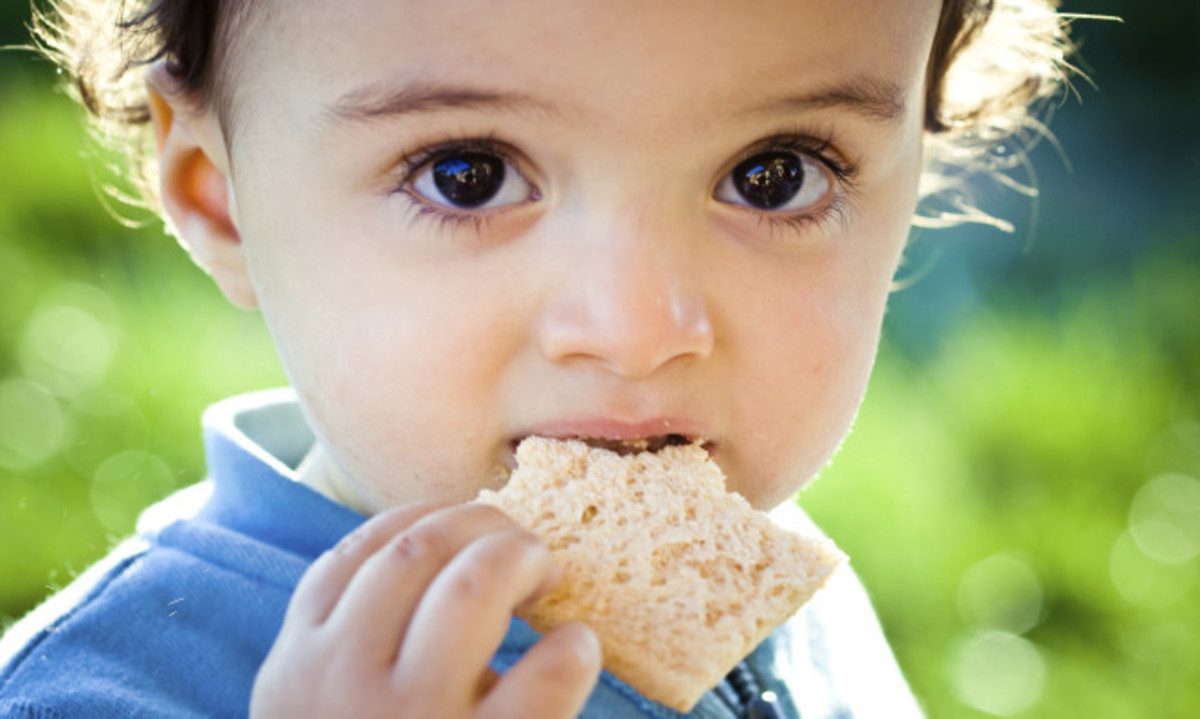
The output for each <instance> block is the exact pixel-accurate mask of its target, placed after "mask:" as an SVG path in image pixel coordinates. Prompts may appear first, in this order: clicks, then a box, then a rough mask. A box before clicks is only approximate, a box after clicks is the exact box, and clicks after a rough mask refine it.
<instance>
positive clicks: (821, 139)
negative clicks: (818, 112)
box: [719, 131, 859, 183]
mask: <svg viewBox="0 0 1200 719" xmlns="http://www.w3.org/2000/svg"><path fill="white" fill-rule="evenodd" d="M773 150H782V151H790V152H795V153H798V154H803V155H808V156H809V157H811V158H813V159H814V160H817V161H818V162H820V163H821V164H823V165H825V167H826V168H827V169H828V170H829V171H830V172H832V173H833V175H834V177H835V178H836V179H837V180H838V182H839V183H852V182H853V181H854V178H855V177H856V176H857V175H858V171H859V168H858V163H857V162H854V161H852V160H850V159H849V158H847V157H846V156H845V155H844V154H842V153H841V152H839V151H837V149H836V148H835V144H834V140H833V136H832V135H830V134H824V133H822V134H817V135H814V134H812V133H809V132H803V131H796V132H780V133H776V134H774V135H771V136H770V137H766V138H763V139H762V140H759V141H758V142H755V143H754V144H752V145H750V146H749V147H747V148H746V149H745V150H742V151H741V152H740V153H738V154H737V155H736V156H735V157H734V159H733V160H732V161H731V162H729V163H728V165H727V167H725V168H724V170H722V172H721V174H720V175H719V177H720V178H723V177H724V176H725V175H726V174H728V173H729V172H731V171H732V170H733V168H735V167H737V166H738V165H740V164H741V163H742V162H744V161H746V160H748V159H750V158H751V157H754V156H755V155H758V154H761V153H764V152H771V151H773Z"/></svg>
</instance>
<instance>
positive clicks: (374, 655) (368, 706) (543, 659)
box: [250, 504, 601, 719]
mask: <svg viewBox="0 0 1200 719" xmlns="http://www.w3.org/2000/svg"><path fill="white" fill-rule="evenodd" d="M557 581H558V571H557V569H556V568H555V566H554V563H553V561H552V559H551V557H550V552H549V550H548V549H547V548H546V546H545V545H544V544H543V543H542V542H541V541H540V540H538V539H537V538H536V537H534V536H533V535H532V534H530V533H528V532H525V531H524V530H521V529H519V528H517V527H516V525H515V524H513V522H512V520H510V519H508V518H507V517H506V516H505V515H504V514H502V513H501V512H499V511H498V510H496V509H493V508H491V507H486V506H481V505H474V504H468V505H462V506H455V507H446V506H435V505H415V506H410V507H403V508H399V509H395V510H391V511H388V512H384V513H382V514H380V515H378V516H376V517H374V518H372V519H371V520H369V521H368V522H367V523H366V524H364V525H363V526H362V527H361V528H360V529H358V530H357V531H355V532H354V533H352V534H351V535H349V536H348V537H346V538H345V539H344V540H342V542H341V543H339V544H338V546H337V547H336V548H334V549H333V550H332V551H330V552H327V553H326V554H324V555H323V556H321V557H320V558H319V559H317V561H316V562H315V563H313V566H312V567H311V568H310V569H309V570H308V572H307V573H306V574H305V575H304V577H303V579H301V581H300V584H299V586H298V587H297V588H296V593H295V595H294V596H293V597H292V601H291V604H290V606H289V607H288V612H287V616H286V617H285V619H284V623H283V628H282V630H281V631H280V634H279V637H278V639H277V640H276V642H275V646H274V647H273V648H272V649H271V653H270V654H269V655H268V656H267V659H266V661H265V662H264V663H263V666H262V669H261V670H260V671H259V674H258V678H257V679H256V680H255V684H254V693H253V696H252V698H251V702H250V713H251V715H252V716H254V717H341V716H352V717H362V718H364V719H365V718H366V717H410V716H411V717H573V716H575V715H576V714H578V713H579V711H580V710H581V708H582V707H583V704H584V702H585V701H586V700H587V697H588V694H589V693H590V692H591V690H592V687H593V686H594V685H595V682H596V678H597V676H598V675H599V672H600V662H601V659H600V649H599V643H598V641H597V640H596V637H595V635H594V634H592V632H591V631H590V630H589V629H587V628H585V627H583V626H582V625H564V626H562V627H560V628H558V629H557V630H555V631H554V632H551V633H550V634H548V635H547V636H546V637H545V638H544V639H542V640H541V641H540V642H538V643H537V644H536V645H535V646H534V647H533V648H532V649H530V650H529V651H528V652H527V653H526V655H525V656H524V658H522V659H521V661H520V662H518V663H517V664H516V665H515V666H513V667H512V669H511V670H509V671H508V672H507V673H506V674H505V675H504V676H502V677H498V676H497V675H496V674H495V673H494V672H492V671H491V670H490V669H489V668H488V660H489V659H490V658H491V657H492V655H493V654H494V653H495V651H496V649H497V648H498V647H499V646H500V643H501V641H503V639H504V635H505V633H506V632H507V630H508V626H509V621H510V619H511V616H512V613H513V611H514V609H516V608H517V607H518V606H520V605H521V604H523V603H525V602H527V601H530V600H532V599H535V598H536V597H538V596H540V595H541V594H542V593H544V592H546V591H548V590H549V589H550V588H551V587H553V585H554V583H555V582H557Z"/></svg>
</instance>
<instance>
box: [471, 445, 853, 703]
mask: <svg viewBox="0 0 1200 719" xmlns="http://www.w3.org/2000/svg"><path fill="white" fill-rule="evenodd" d="M517 462H518V467H517V469H516V470H515V471H514V472H513V474H512V476H511V477H510V478H509V481H508V484H507V485H506V486H505V487H504V488H503V489H501V490H499V491H495V492H493V491H489V490H485V491H484V492H482V493H481V494H480V497H479V500H480V501H482V502H485V503H487V504H492V505H494V506H496V507H498V508H500V509H501V510H503V511H504V512H506V513H507V514H509V515H510V516H511V517H512V518H513V519H514V520H515V521H516V522H517V523H518V524H520V525H522V526H524V527H526V528H527V529H529V530H531V531H532V532H534V533H535V534H537V535H538V536H540V537H541V538H542V539H543V540H545V541H546V543H547V544H548V545H549V546H550V550H551V552H552V553H553V554H554V557H555V560H556V561H557V562H558V563H559V564H560V566H561V567H562V569H563V579H562V582H561V583H560V584H559V585H558V586H557V587H556V588H555V589H554V591H553V592H551V593H550V594H549V595H547V596H545V597H543V598H542V599H540V600H539V601H538V602H536V603H534V604H533V605H532V606H531V608H529V609H528V610H526V611H524V612H523V613H522V618H523V619H525V620H526V621H528V622H529V624H530V625H531V626H532V627H533V628H534V629H535V630H537V631H539V632H546V631H549V630H550V629H553V628H554V627H556V626H558V625H559V624H562V623H563V622H567V621H580V622H583V623H585V624H587V625H589V626H590V627H591V628H592V629H593V630H594V631H595V632H596V634H597V635H598V637H599V639H600V643H601V646H602V647H603V652H604V666H605V668H606V669H607V670H608V671H609V672H611V673H612V674H614V675H615V676H617V677H619V678H620V679H622V680H623V681H625V682H626V683H628V684H630V685H632V686H633V687H634V688H635V689H637V690H638V691H640V692H641V693H642V694H643V695H645V696H646V697H648V698H650V699H653V700H655V701H657V702H659V703H661V704H664V705H666V706H669V707H672V708H674V709H677V710H679V711H682V712H687V711H690V710H691V709H692V707H694V706H695V704H696V702H697V701H699V699H700V697H701V696H702V695H703V694H704V693H705V692H706V691H708V690H709V689H711V688H712V687H714V686H716V685H717V684H718V683H719V682H720V681H721V679H722V677H724V676H725V674H727V673H728V672H729V671H730V670H731V669H732V668H733V667H734V666H735V665H736V664H737V663H738V662H740V661H741V660H742V659H743V658H744V657H745V656H746V655H747V654H749V653H750V651H752V650H753V649H754V648H755V647H756V646H757V645H758V644H759V643H760V642H761V641H762V640H764V639H765V638H766V637H767V636H768V635H769V634H770V633H771V632H772V631H774V629H775V628H776V627H778V626H779V625H780V624H782V623H783V622H784V621H786V620H787V619H788V618H789V617H790V616H791V615H792V614H794V613H795V612H796V610H797V609H799V607H800V606H801V605H802V604H804V602H806V601H808V599H809V598H810V597H811V596H812V595H813V594H814V593H815V592H816V591H817V590H818V589H820V588H821V586H822V585H824V584H825V582H826V581H827V580H828V579H829V577H830V576H831V575H832V573H833V571H834V569H835V568H836V567H837V566H838V565H839V564H840V563H841V562H843V561H844V560H845V556H844V555H843V554H842V553H841V552H839V551H838V550H837V549H836V548H835V547H834V546H833V544H832V543H831V542H829V541H828V540H827V539H824V538H809V537H802V536H800V535H797V534H793V533H791V532H788V531H785V530H783V529H781V528H779V527H777V526H776V525H775V524H774V523H772V522H771V520H770V518H769V517H768V516H767V515H766V514H765V513H763V512H759V511H756V510H754V509H753V508H752V507H751V506H750V505H749V503H748V502H746V500H745V499H744V498H742V497H741V496H740V495H738V494H735V493H732V492H727V491H726V490H725V478H724V475H723V474H722V473H721V470H720V468H719V467H717V465H716V463H714V462H713V461H712V460H711V459H710V458H709V456H708V453H707V452H706V451H705V450H704V449H703V448H701V447H700V446H699V445H696V444H690V445H668V446H665V447H662V448H661V449H658V450H657V451H653V452H651V451H642V452H637V453H632V454H628V453H622V452H618V451H614V450H613V449H604V448H597V447H592V446H590V445H588V444H587V443H585V442H583V441H580V440H552V439H547V438H543V437H530V438H528V439H526V440H524V441H523V442H521V444H520V446H519V447H518V448H517Z"/></svg>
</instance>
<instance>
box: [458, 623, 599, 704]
mask: <svg viewBox="0 0 1200 719" xmlns="http://www.w3.org/2000/svg"><path fill="white" fill-rule="evenodd" d="M601 664H602V657H601V651H600V640H598V639H597V638H596V635H595V633H593V632H592V630H591V629H589V628H588V627H586V626H584V625H583V624H578V623H569V624H563V625H561V626H559V627H558V628H556V629H555V630H554V631H552V632H550V633H549V634H547V635H546V636H545V637H544V638H543V639H542V640H541V641H539V642H538V643H537V644H535V645H533V647H532V648H531V649H530V650H529V651H527V652H526V653H525V656H524V657H522V658H521V661H519V662H517V663H516V664H515V665H513V667H512V668H511V669H509V670H508V673H507V674H505V675H504V676H503V677H501V678H500V681H499V682H498V683H497V684H496V686H495V688H494V689H493V690H492V691H491V693H490V694H489V695H488V696H487V697H485V698H484V700H483V701H482V702H481V703H480V705H479V716H483V717H488V719H517V718H518V717H575V716H578V714H579V712H581V711H582V710H583V705H584V704H585V703H587V700H588V696H590V695H591V693H592V689H593V688H595V686H596V681H597V680H598V679H599V678H600V669H601Z"/></svg>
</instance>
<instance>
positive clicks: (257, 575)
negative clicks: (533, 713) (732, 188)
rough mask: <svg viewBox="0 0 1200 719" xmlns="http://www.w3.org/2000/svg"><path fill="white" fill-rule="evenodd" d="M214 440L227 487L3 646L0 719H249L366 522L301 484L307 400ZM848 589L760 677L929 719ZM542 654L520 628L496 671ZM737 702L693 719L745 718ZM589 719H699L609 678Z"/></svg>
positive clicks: (208, 430) (173, 518)
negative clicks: (266, 670) (319, 567)
mask: <svg viewBox="0 0 1200 719" xmlns="http://www.w3.org/2000/svg"><path fill="white" fill-rule="evenodd" d="M204 425H205V448H206V453H207V458H208V468H209V477H210V478H209V479H208V480H207V481H205V482H202V483H200V484H197V485H195V486H193V487H189V488H187V489H184V490H182V491H180V492H178V493H176V494H175V495H173V496H172V497H170V498H168V499H167V500H165V501H164V502H162V503H160V504H159V505H156V506H154V507H152V508H150V509H148V510H147V511H146V512H145V513H143V515H142V517H141V518H140V520H139V523H138V532H137V535H136V536H135V537H133V538H132V539H129V540H127V541H126V542H124V543H123V544H121V545H120V546H119V547H118V548H117V549H116V550H114V551H113V552H112V553H111V554H110V555H109V556H108V557H107V558H105V559H104V560H102V561H101V562H100V563H98V564H97V565H95V566H93V567H92V568H91V569H89V570H88V571H87V572H85V573H84V574H83V575H81V576H80V577H78V578H77V579H76V580H75V581H74V582H72V584H71V585H70V586H69V587H67V588H66V589H64V590H63V591H61V592H60V593H58V594H57V595H55V596H54V597H52V598H51V599H50V600H48V601H47V602H46V603H45V604H43V605H42V606H41V607H39V608H38V609H36V610H34V611H33V612H32V613H31V614H30V615H29V616H27V617H26V618H25V619H23V620H22V621H21V622H18V623H17V624H16V625H14V626H13V627H12V628H11V629H10V630H9V631H8V632H7V633H6V634H5V636H4V638H3V640H2V641H0V664H2V666H3V668H2V669H0V717H89V718H97V719H100V718H103V717H122V718H123V719H124V718H129V717H239V716H245V715H246V713H247V710H248V707H249V697H250V690H251V687H252V685H253V682H254V677H255V674H256V672H257V671H258V667H259V665H260V664H261V663H262V661H263V659H264V658H265V657H266V654H267V652H268V650H269V649H270V648H271V645H272V643H273V642H274V639H275V636H276V634H277V633H278V631H279V628H280V625H281V624H282V621H283V615H284V611H285V610H286V608H287V604H288V600H289V598H290V597H291V594H292V591H293V590H294V589H295V586H296V583H297V582H298V581H299V579H300V576H301V575H302V574H303V573H304V571H305V570H306V569H307V567H308V565H309V564H310V563H311V562H312V561H313V560H314V559H315V558H316V557H317V556H319V555H320V554H321V553H322V552H324V551H326V550H327V549H330V548H331V547H333V545H334V544H336V543H337V541H338V540H339V539H341V537H343V536H344V535H346V534H347V533H348V532H350V531H351V530H353V529H354V528H355V527H357V526H358V525H359V524H361V523H362V522H363V521H364V520H365V517H363V516H362V515H360V514H358V513H355V512H353V511H351V510H349V509H347V508H345V507H343V506H341V505H339V504H337V503H335V502H332V501H330V500H329V499H327V498H326V497H324V496H323V495H321V494H319V493H317V492H315V491H313V490H311V489H309V488H308V487H306V486H304V485H302V484H300V483H298V482H296V481H294V479H293V473H294V468H295V467H296V466H297V465H298V463H299V461H300V460H301V459H302V458H303V456H304V454H305V453H306V452H307V451H308V448H309V447H311V445H312V441H313V437H312V433H311V431H310V430H309V429H308V427H307V425H306V424H305V422H304V419H303V416H302V414H301V412H300V410H299V407H298V405H297V404H296V403H295V399H294V396H293V395H292V394H291V393H290V391H273V392H265V393H257V394H253V395H247V396H244V397H238V398H234V399H231V400H227V401H225V402H222V403H219V404H217V405H214V406H213V407H212V408H210V410H209V411H208V412H207V413H206V414H205V422H204ZM790 511H791V512H793V514H792V515H791V516H790V520H788V521H793V522H800V523H803V522H805V521H806V520H805V518H803V516H802V515H800V514H799V512H798V510H795V509H794V508H792V509H791V510H790ZM810 529H811V527H810ZM839 574H841V575H842V576H841V577H840V578H836V579H835V580H833V581H832V582H831V584H830V586H828V587H827V588H826V589H824V590H822V592H821V593H819V594H818V596H817V598H814V599H813V600H812V601H811V602H810V603H809V605H807V606H806V607H805V609H803V610H802V611H801V612H800V613H799V614H798V615H797V616H796V617H795V618H794V619H793V620H792V621H790V622H789V623H788V624H787V625H785V627H784V628H782V629H781V630H779V631H778V632H776V634H775V635H773V636H772V637H771V638H769V639H768V640H767V641H766V642H764V643H763V645H762V646H760V647H759V648H758V649H757V650H755V652H754V653H753V654H752V655H751V657H749V658H748V660H747V664H748V665H749V667H750V668H751V669H752V670H753V672H754V674H755V675H756V676H757V677H758V678H759V680H760V683H761V684H762V685H763V688H764V689H765V690H768V691H771V692H773V693H775V694H776V695H777V696H778V700H779V703H780V706H781V707H783V708H784V709H785V710H786V713H787V714H791V715H793V716H796V715H798V716H802V717H803V718H804V719H820V718H823V717H872V716H879V717H888V718H889V719H894V718H895V717H906V716H919V715H920V713H919V710H918V709H917V707H916V703H915V701H914V700H913V698H912V695H911V693H910V692H909V691H908V689H907V687H906V685H905V684H904V680H903V678H902V677H901V675H900V673H899V670H898V668H897V667H896V665H895V661H894V660H893V659H892V657H891V653H890V651H889V650H888V648H887V645H886V643H885V642H884V641H883V637H882V633H881V632H880V631H879V627H878V622H877V621H876V620H875V618H874V614H873V612H872V611H871V609H870V605H869V603H868V602H867V600H866V597H865V594H864V593H863V592H862V590H861V587H860V586H859V585H858V584H857V581H856V580H854V578H853V574H852V573H850V572H839ZM536 639H537V636H536V635H535V634H534V632H533V631H532V630H531V629H529V627H528V626H527V625H525V624H524V623H523V622H521V621H520V620H514V621H513V624H512V626H511V628H510V630H509V632H508V635H507V637H506V638H505V640H504V643H503V645H502V646H501V647H500V649H499V651H498V652H497V654H496V656H495V659H494V660H493V666H494V667H495V668H496V669H498V670H501V671H503V670H504V669H505V668H507V667H508V666H510V665H511V664H513V663H514V662H515V661H516V660H517V659H519V658H520V656H521V654H522V653H523V652H524V650H525V649H526V648H528V647H529V646H530V645H531V644H532V643H533V642H534V641H536ZM728 695H729V688H728V687H726V686H722V687H719V688H718V689H717V690H714V691H712V692H709V693H708V694H707V695H705V696H704V697H703V698H702V699H701V701H700V703H699V704H697V706H696V708H695V709H694V710H693V712H692V713H691V714H690V715H689V716H694V717H707V718H710V719H718V718H720V719H732V718H733V717H735V716H736V714H735V713H734V712H733V710H731V709H730V708H729V705H728V699H729V696H728ZM797 711H798V712H799V713H798V714H797ZM583 716H584V717H596V718H599V717H660V718H670V717H679V716H682V715H681V714H679V713H677V712H674V711H672V710H670V709H667V708H665V707H662V706H661V705H658V704H656V703H653V702H651V701H649V700H646V699H644V698H643V697H641V696H640V695H638V694H637V692H635V691H634V690H633V689H632V688H630V687H629V686H628V685H626V684H624V683H623V682H621V681H620V680H618V679H616V678H615V677H613V676H611V675H609V674H608V673H607V672H606V673H604V674H603V675H602V677H601V681H600V683H599V684H598V685H597V687H596V689H595V691H594V692H593V694H592V696H591V698H590V699H589V702H588V706H587V708H586V709H585V711H584V713H583Z"/></svg>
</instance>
